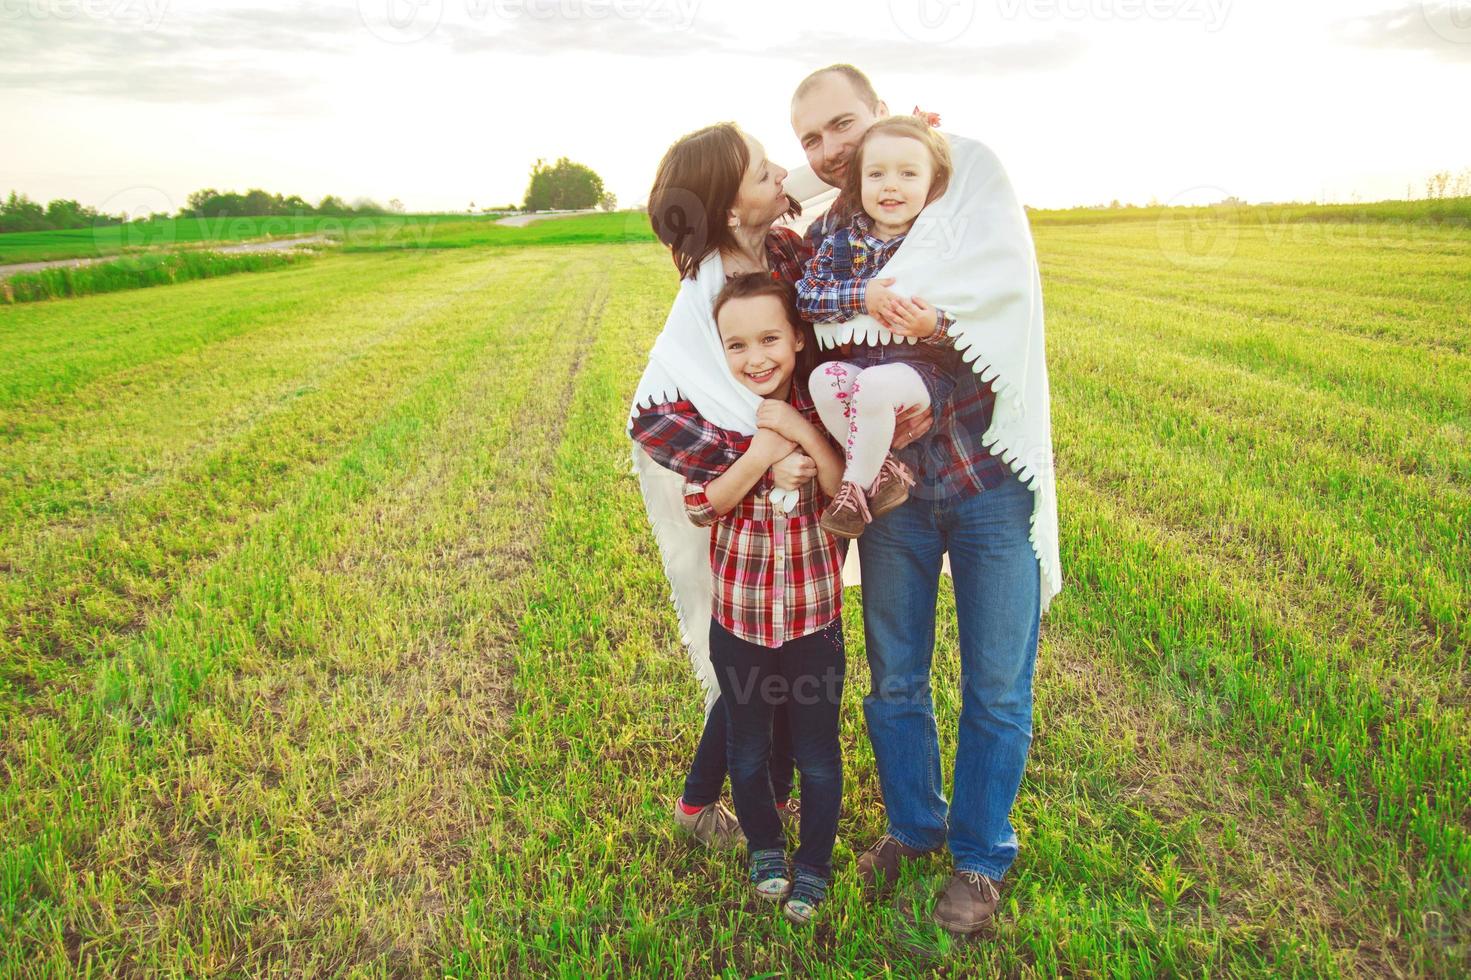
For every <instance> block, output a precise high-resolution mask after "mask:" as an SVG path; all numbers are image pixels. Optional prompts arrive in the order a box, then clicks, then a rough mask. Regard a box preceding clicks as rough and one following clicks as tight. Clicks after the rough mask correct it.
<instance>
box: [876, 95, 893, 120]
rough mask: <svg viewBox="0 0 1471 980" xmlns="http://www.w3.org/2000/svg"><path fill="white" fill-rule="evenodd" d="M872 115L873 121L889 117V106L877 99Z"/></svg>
mask: <svg viewBox="0 0 1471 980" xmlns="http://www.w3.org/2000/svg"><path fill="white" fill-rule="evenodd" d="M873 115H874V118H875V119H884V118H887V117H888V115H889V104H888V103H887V102H885V101H884V100H883V99H879V100H878V104H877V105H875V106H874V108H873Z"/></svg>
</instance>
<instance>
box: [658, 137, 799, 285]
mask: <svg viewBox="0 0 1471 980" xmlns="http://www.w3.org/2000/svg"><path fill="white" fill-rule="evenodd" d="M750 165H751V154H750V152H749V151H748V150H747V149H746V141H745V139H744V138H743V137H742V136H741V131H740V128H739V127H738V126H736V125H735V123H716V124H715V125H714V126H706V127H705V128H704V129H699V130H696V131H695V132H693V133H690V134H688V135H686V136H681V137H680V138H679V139H677V140H675V141H674V144H673V145H672V146H670V147H669V149H668V150H667V151H665V153H664V159H662V160H660V161H659V169H658V171H657V172H656V173H655V175H654V186H653V189H651V190H650V191H649V223H650V224H652V225H653V226H654V235H655V236H657V237H658V239H659V241H661V242H663V243H664V244H665V245H667V246H669V250H670V251H671V252H672V253H673V255H674V267H675V268H676V269H678V270H679V278H681V279H693V278H694V277H695V273H696V272H697V271H698V270H699V268H700V263H701V262H704V261H705V259H706V258H707V257H708V256H709V255H710V253H711V252H714V251H718V250H719V249H722V248H732V247H734V246H735V236H734V235H733V234H732V229H731V228H730V226H729V225H728V224H726V216H727V214H728V213H729V211H730V209H731V208H732V207H733V206H734V205H735V202H736V196H737V195H738V194H739V193H740V190H741V178H742V177H743V176H745V173H746V168H747V167H749V166H750ZM787 200H788V201H789V202H790V203H791V207H790V208H789V209H788V210H787V212H786V213H787V214H788V215H789V216H793V215H798V214H801V213H802V206H801V205H800V204H798V203H797V201H796V200H795V199H794V198H792V197H790V196H788V198H787Z"/></svg>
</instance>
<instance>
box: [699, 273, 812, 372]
mask: <svg viewBox="0 0 1471 980" xmlns="http://www.w3.org/2000/svg"><path fill="white" fill-rule="evenodd" d="M758 296H775V297H776V298H777V300H778V301H780V303H781V308H782V312H784V313H786V315H787V322H788V323H790V324H791V325H792V330H793V331H794V332H795V333H796V335H797V336H798V337H801V338H802V349H801V350H799V351H797V370H796V377H797V378H798V379H800V380H801V382H802V386H803V387H804V388H805V387H806V386H807V376H808V375H809V374H811V373H812V369H813V368H815V367H817V364H818V352H817V334H816V333H814V332H813V330H812V324H810V323H808V322H807V321H806V320H803V319H802V316H801V314H799V313H798V312H797V290H796V287H794V286H793V285H792V284H791V283H789V282H787V281H786V280H784V279H774V278H772V277H771V276H769V275H767V274H766V273H764V272H748V273H746V274H745V275H740V276H735V277H733V278H732V279H730V280H729V281H728V282H726V284H725V288H724V289H722V290H721V291H720V295H718V296H716V297H715V305H714V307H713V308H712V309H711V312H710V315H711V316H713V317H714V318H715V319H716V321H717V322H719V320H720V310H721V308H722V307H724V306H725V304H726V303H729V302H730V301H731V300H734V299H755V298H756V297H758Z"/></svg>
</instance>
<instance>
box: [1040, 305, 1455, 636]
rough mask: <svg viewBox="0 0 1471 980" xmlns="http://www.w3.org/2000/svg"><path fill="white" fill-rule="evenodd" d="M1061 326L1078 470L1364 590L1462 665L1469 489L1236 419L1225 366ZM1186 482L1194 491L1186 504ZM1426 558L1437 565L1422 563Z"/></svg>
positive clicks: (1069, 436)
mask: <svg viewBox="0 0 1471 980" xmlns="http://www.w3.org/2000/svg"><path fill="white" fill-rule="evenodd" d="M1068 322H1069V323H1070V324H1071V325H1072V327H1071V330H1070V332H1069V333H1068V335H1067V336H1065V337H1064V338H1062V340H1061V341H1060V342H1061V343H1064V344H1067V345H1068V346H1069V348H1070V352H1069V354H1068V355H1066V357H1065V358H1064V360H1065V363H1066V365H1067V370H1065V371H1063V372H1060V373H1061V375H1062V377H1061V381H1060V383H1059V385H1058V386H1057V394H1056V401H1057V403H1058V408H1057V412H1058V414H1059V415H1060V416H1063V417H1065V418H1067V419H1068V420H1069V424H1070V425H1071V426H1075V427H1076V429H1077V431H1076V432H1068V433H1065V435H1064V436H1063V437H1062V440H1060V441H1065V442H1066V443H1067V444H1068V446H1067V453H1068V454H1069V456H1075V457H1079V458H1078V460H1077V462H1078V465H1080V466H1083V467H1090V466H1091V467H1093V468H1096V469H1098V470H1099V471H1100V472H1101V473H1106V474H1109V478H1110V479H1112V480H1116V481H1118V482H1119V483H1120V488H1119V489H1120V491H1121V492H1126V493H1128V494H1130V495H1132V499H1134V500H1135V501H1136V503H1137V505H1138V506H1147V505H1148V504H1147V503H1146V502H1147V501H1154V503H1153V504H1152V506H1155V507H1167V508H1170V509H1171V510H1173V511H1174V513H1173V515H1172V517H1173V518H1174V519H1175V520H1178V521H1180V522H1181V523H1184V524H1189V523H1194V524H1195V526H1200V527H1212V526H1219V524H1220V522H1222V521H1226V522H1229V523H1230V524H1232V525H1233V526H1236V527H1238V528H1239V530H1240V533H1242V534H1245V535H1248V536H1250V537H1252V538H1253V539H1255V540H1257V541H1261V542H1263V543H1265V544H1269V545H1270V546H1271V547H1272V548H1273V550H1275V551H1280V552H1281V553H1283V554H1285V555H1287V556H1289V560H1291V558H1293V557H1296V556H1301V557H1302V558H1303V559H1304V560H1305V561H1306V563H1307V564H1308V566H1309V573H1310V574H1312V575H1314V576H1316V577H1319V578H1320V579H1326V580H1327V581H1329V582H1331V583H1332V584H1334V585H1336V586H1337V587H1339V588H1341V589H1344V590H1347V591H1356V590H1360V589H1364V590H1368V591H1369V592H1370V593H1371V594H1373V595H1374V596H1375V597H1376V599H1377V600H1378V601H1379V602H1381V603H1382V604H1384V605H1385V606H1386V607H1388V608H1390V609H1393V610H1394V611H1395V613H1396V614H1397V615H1398V616H1399V617H1400V618H1401V620H1402V621H1403V622H1404V623H1405V624H1406V625H1409V626H1411V627H1413V628H1415V629H1420V630H1424V631H1425V632H1426V633H1427V634H1428V635H1429V636H1430V637H1432V638H1433V639H1434V640H1435V641H1436V643H1437V644H1438V645H1440V646H1441V647H1442V649H1443V650H1444V651H1445V656H1446V657H1449V658H1451V661H1452V662H1455V661H1457V660H1459V661H1461V662H1462V663H1463V665H1464V659H1465V652H1464V651H1465V647H1466V645H1467V644H1468V643H1471V620H1468V618H1467V615H1466V610H1467V605H1468V602H1471V544H1468V540H1471V538H1468V530H1471V525H1468V522H1471V498H1468V495H1467V493H1466V491H1465V490H1464V489H1461V488H1458V487H1457V486H1456V485H1455V484H1454V483H1447V482H1445V481H1441V480H1436V479H1434V478H1433V477H1432V476H1430V475H1424V476H1422V475H1421V474H1419V473H1413V472H1412V473H1398V472H1395V471H1394V470H1393V469H1390V468H1386V467H1382V466H1379V465H1375V463H1374V461H1373V460H1365V459H1363V458H1361V457H1360V454H1358V453H1355V452H1353V451H1352V450H1349V449H1345V448H1342V447H1335V446H1325V445H1322V444H1318V443H1315V440H1313V438H1312V436H1311V433H1310V432H1307V431H1304V430H1302V429H1298V430H1296V431H1294V430H1292V429H1291V428H1286V427H1283V428H1279V427H1277V426H1272V425H1267V426H1263V425H1260V424H1258V423H1257V422H1256V420H1255V419H1254V418H1252V417H1251V415H1250V414H1247V413H1237V412H1236V411H1234V410H1233V406H1232V404H1231V402H1232V400H1233V396H1231V395H1228V394H1225V393H1226V392H1230V391H1232V390H1233V387H1234V386H1235V379H1234V378H1232V377H1231V376H1230V372H1229V369H1222V368H1219V367H1215V366H1213V365H1212V364H1211V363H1210V362H1208V361H1206V360H1204V359H1200V358H1188V359H1187V358H1181V357H1177V356H1175V355H1173V354H1171V353H1170V352H1169V351H1167V350H1164V351H1162V350H1158V349H1151V348H1140V347H1139V346H1138V345H1135V344H1131V343H1129V342H1128V341H1127V340H1124V339H1121V338H1118V337H1117V336H1116V335H1115V334H1113V333H1111V332H1110V331H1109V330H1108V328H1107V326H1095V325H1094V324H1093V323H1092V322H1090V321H1089V319H1088V318H1087V317H1083V316H1074V317H1071V318H1070V319H1069V321H1068ZM1103 364H1107V365H1108V369H1107V372H1106V373H1104V372H1103V371H1102V370H1100V367H1101V365H1103ZM1089 368H1092V370H1089ZM1283 397H1286V395H1285V393H1284V395H1283ZM1265 403H1266V404H1268V405H1270V404H1271V400H1270V399H1267V400H1266V401H1265ZM1284 414H1290V413H1284ZM1063 459H1064V465H1066V462H1067V459H1068V457H1066V456H1065V457H1063ZM1145 460H1148V461H1149V465H1148V466H1141V465H1140V464H1141V463H1142V462H1143V461H1145ZM1184 486H1190V487H1193V488H1195V491H1194V492H1193V493H1190V494H1182V493H1180V492H1179V488H1181V487H1184ZM1426 554H1437V555H1440V556H1442V557H1443V559H1444V560H1443V561H1438V562H1428V563H1427V562H1425V561H1424V556H1425V555H1426Z"/></svg>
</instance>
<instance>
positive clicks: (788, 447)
mask: <svg viewBox="0 0 1471 980" xmlns="http://www.w3.org/2000/svg"><path fill="white" fill-rule="evenodd" d="M796 448H797V444H796V443H795V442H793V441H792V440H790V439H788V438H787V437H786V436H783V435H781V434H779V433H777V432H773V431H772V430H771V429H757V430H756V434H755V435H754V436H752V437H751V448H750V449H748V450H746V452H750V453H757V454H759V457H760V458H763V459H765V460H766V465H767V466H770V465H772V464H773V463H775V462H776V461H777V460H779V459H781V458H782V457H783V456H785V455H787V453H790V452H791V451H792V450H793V449H796Z"/></svg>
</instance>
